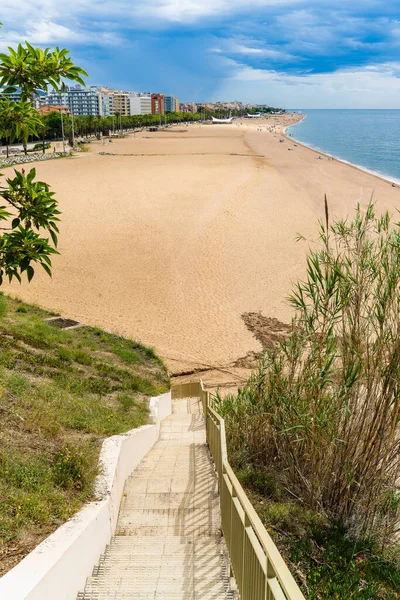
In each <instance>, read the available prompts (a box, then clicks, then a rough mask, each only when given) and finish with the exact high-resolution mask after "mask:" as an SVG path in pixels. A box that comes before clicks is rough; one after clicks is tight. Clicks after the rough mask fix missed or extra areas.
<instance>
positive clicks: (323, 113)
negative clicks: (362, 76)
mask: <svg viewBox="0 0 400 600" xmlns="http://www.w3.org/2000/svg"><path fill="white" fill-rule="evenodd" d="M293 112H301V113H303V114H304V115H305V118H304V119H303V120H302V121H300V123H297V124H296V125H292V126H291V127H289V128H288V129H287V132H286V133H287V135H290V136H293V139H295V140H296V141H298V142H301V143H302V144H305V145H306V146H310V147H311V148H314V149H315V150H318V151H319V152H323V153H325V154H329V155H331V156H334V157H336V158H339V159H340V160H342V161H344V162H347V163H350V164H352V165H355V166H357V167H360V168H361V169H364V170H365V171H369V172H370V173H374V174H375V175H379V176H380V177H384V178H385V179H389V180H390V181H394V182H396V183H400V110H350V109H349V110H339V109H324V110H322V109H321V110H317V109H312V110H311V109H310V110H307V109H302V110H293Z"/></svg>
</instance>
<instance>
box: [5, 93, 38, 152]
mask: <svg viewBox="0 0 400 600" xmlns="http://www.w3.org/2000/svg"><path fill="white" fill-rule="evenodd" d="M12 104H13V106H12V109H11V112H9V115H10V120H11V123H10V127H11V136H10V140H11V142H13V141H14V140H15V139H18V140H22V144H23V147H24V153H25V155H26V154H27V145H28V140H29V136H30V135H31V134H33V135H35V136H38V132H40V130H41V129H42V128H43V122H42V119H41V117H40V114H39V113H38V111H37V110H35V109H34V108H33V106H32V105H31V103H30V102H14V103H12Z"/></svg>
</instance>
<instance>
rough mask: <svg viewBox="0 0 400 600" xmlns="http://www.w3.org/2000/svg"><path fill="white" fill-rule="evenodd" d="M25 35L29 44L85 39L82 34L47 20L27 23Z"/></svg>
mask: <svg viewBox="0 0 400 600" xmlns="http://www.w3.org/2000/svg"><path fill="white" fill-rule="evenodd" d="M26 37H27V38H28V39H29V41H30V43H31V44H42V45H45V44H56V43H59V42H69V43H74V42H82V41H84V40H85V36H84V34H82V33H79V32H76V31H73V30H72V29H70V28H69V27H65V25H59V24H58V23H54V21H49V20H42V21H36V22H33V23H31V24H29V29H27V31H26Z"/></svg>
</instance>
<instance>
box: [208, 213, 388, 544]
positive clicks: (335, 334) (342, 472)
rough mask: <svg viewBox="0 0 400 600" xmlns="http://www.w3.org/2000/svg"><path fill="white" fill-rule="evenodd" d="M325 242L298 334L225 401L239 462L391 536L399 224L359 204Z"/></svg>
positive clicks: (323, 234) (365, 530)
mask: <svg viewBox="0 0 400 600" xmlns="http://www.w3.org/2000/svg"><path fill="white" fill-rule="evenodd" d="M327 221H328V215H327ZM320 241H321V249H318V250H312V251H310V253H309V256H308V258H307V277H306V280H305V281H304V282H299V283H298V284H297V286H296V287H295V290H294V292H293V294H292V296H291V297H290V302H291V304H292V306H293V307H294V308H295V309H296V318H295V320H294V322H293V331H292V334H291V335H289V336H288V337H287V338H286V339H282V340H281V341H280V342H279V343H278V344H277V345H276V346H275V347H273V348H271V349H269V350H267V351H266V353H265V355H264V357H263V359H262V361H261V363H260V366H259V369H258V372H257V373H255V374H254V375H253V376H252V377H251V378H250V379H249V381H248V382H247V383H246V385H245V386H244V387H243V388H242V389H241V390H239V392H238V393H237V394H236V395H229V396H228V397H227V398H226V399H222V398H220V397H219V398H217V406H218V407H219V409H220V410H221V412H222V414H223V415H224V416H225V418H226V420H227V430H228V433H229V444H230V449H231V452H232V455H233V457H234V458H235V460H236V461H237V464H238V465H239V466H241V467H242V468H243V467H247V466H249V467H250V468H251V469H254V470H255V471H260V470H262V469H265V470H266V471H267V472H268V473H269V472H270V470H271V466H273V468H274V470H275V472H276V473H277V476H278V478H279V479H281V480H282V485H283V487H284V488H286V489H287V490H289V492H290V493H291V494H292V495H293V497H296V498H298V499H299V501H301V503H303V505H304V506H306V507H309V508H310V509H312V510H315V511H318V512H320V513H322V514H325V515H327V516H328V517H329V519H330V520H331V522H342V523H344V525H345V526H346V527H348V528H349V530H350V531H351V532H352V534H353V535H355V536H363V535H369V534H374V535H376V536H378V537H379V539H380V540H381V541H382V543H384V542H388V541H392V540H393V537H394V533H395V530H396V527H397V526H398V522H399V519H400V510H399V509H400V494H399V493H398V488H397V485H398V483H397V482H398V481H399V477H400V462H399V460H398V457H399V452H400V435H399V433H400V431H399V417H400V293H399V289H400V230H399V225H398V224H397V223H396V224H392V223H391V219H390V217H389V215H388V214H385V215H384V216H382V217H380V218H378V217H376V216H375V213H374V208H373V206H370V207H369V208H368V210H367V211H366V212H365V213H363V212H362V211H361V209H360V207H357V211H356V215H355V218H354V219H353V220H351V221H348V220H341V221H338V222H336V223H334V224H333V225H332V226H329V225H328V222H327V223H326V224H325V225H324V224H322V223H321V224H320Z"/></svg>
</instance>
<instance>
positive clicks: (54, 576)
mask: <svg viewBox="0 0 400 600" xmlns="http://www.w3.org/2000/svg"><path fill="white" fill-rule="evenodd" d="M150 411H151V415H152V417H153V422H154V424H153V425H144V426H143V427H139V428H138V429H133V430H132V431H128V432H127V433H126V434H124V435H114V436H112V437H110V438H107V439H106V440H104V442H103V445H102V449H101V452H100V459H99V462H100V468H101V471H102V472H101V475H99V476H98V478H97V480H96V484H95V495H96V497H97V498H98V500H97V501H95V502H91V503H90V504H87V505H86V506H84V508H82V510H80V511H79V512H78V513H77V514H76V515H75V516H74V517H73V518H72V519H70V520H69V521H67V522H66V523H64V525H61V527H59V528H58V529H57V530H56V531H55V532H54V533H52V534H51V535H50V536H49V537H48V538H46V539H45V540H43V542H42V543H41V544H39V546H37V547H36V548H35V549H34V550H33V551H32V552H31V553H30V554H28V556H26V557H25V558H24V559H23V560H22V561H21V562H20V563H19V564H18V565H16V566H15V567H14V568H13V569H11V571H9V572H8V573H6V574H5V575H4V576H3V577H2V578H1V579H0V598H1V600H55V599H57V600H76V596H77V594H78V592H79V591H80V590H81V589H83V588H84V586H85V582H86V578H87V577H89V576H90V575H91V574H92V571H93V565H96V564H97V563H98V562H99V557H100V555H101V554H102V553H103V552H104V548H105V546H106V545H107V544H108V543H109V542H110V539H111V537H112V536H113V535H114V532H115V527H116V523H117V518H118V512H119V506H120V503H121V498H122V494H123V490H124V484H125V480H126V479H127V477H128V476H129V475H130V473H131V472H132V471H133V470H134V469H135V468H136V467H137V465H138V464H139V462H140V461H141V460H142V458H143V457H144V456H145V455H146V454H147V452H149V450H150V449H151V448H152V447H153V446H154V444H155V443H156V441H157V439H158V436H159V432H160V423H161V421H162V420H163V419H165V417H168V416H169V415H170V414H171V412H172V402H171V393H170V392H168V393H167V394H163V395H162V396H158V397H156V398H151V399H150Z"/></svg>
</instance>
